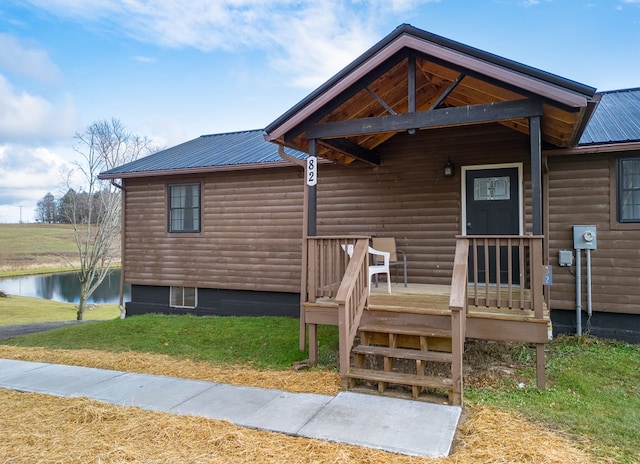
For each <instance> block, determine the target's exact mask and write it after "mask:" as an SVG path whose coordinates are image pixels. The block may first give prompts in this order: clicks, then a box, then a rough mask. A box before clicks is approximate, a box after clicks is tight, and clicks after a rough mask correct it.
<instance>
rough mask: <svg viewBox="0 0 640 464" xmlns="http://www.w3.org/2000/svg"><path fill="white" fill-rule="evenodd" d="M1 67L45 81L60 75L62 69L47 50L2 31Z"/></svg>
mask: <svg viewBox="0 0 640 464" xmlns="http://www.w3.org/2000/svg"><path fill="white" fill-rule="evenodd" d="M0 69H5V70H6V71H8V72H12V73H16V74H20V75H23V76H28V77H30V78H32V79H35V80H38V81H43V82H50V81H54V80H56V79H57V78H58V77H59V76H60V69H59V68H58V67H57V66H56V65H55V64H54V63H53V62H52V61H51V60H50V59H49V56H48V55H47V53H46V52H44V51H43V50H40V49H38V48H36V47H31V46H29V45H27V44H25V43H24V42H22V41H20V40H18V39H17V38H16V37H14V36H12V35H9V34H4V33H0Z"/></svg>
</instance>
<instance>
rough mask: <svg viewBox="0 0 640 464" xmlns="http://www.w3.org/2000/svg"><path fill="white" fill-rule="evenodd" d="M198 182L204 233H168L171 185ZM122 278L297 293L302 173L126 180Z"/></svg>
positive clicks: (140, 282)
mask: <svg viewBox="0 0 640 464" xmlns="http://www.w3.org/2000/svg"><path fill="white" fill-rule="evenodd" d="M183 182H199V183H200V185H201V204H202V208H201V231H200V232H199V233H169V232H168V230H167V215H168V210H167V202H168V200H167V186H168V185H169V184H174V183H183ZM126 189H127V195H126V205H125V211H126V215H127V219H126V222H125V227H126V230H125V275H126V279H127V281H128V282H129V283H131V284H134V285H153V286H171V285H176V286H186V287H199V288H224V289H232V290H233V289H236V290H262V291H276V292H279V291H286V292H298V291H299V288H300V270H299V269H300V259H301V237H302V175H301V173H298V172H297V168H293V167H285V168H281V169H265V170H248V171H231V172H224V173H212V174H207V175H206V176H204V175H203V176H201V177H182V176H171V177H152V178H146V179H128V180H127V181H126Z"/></svg>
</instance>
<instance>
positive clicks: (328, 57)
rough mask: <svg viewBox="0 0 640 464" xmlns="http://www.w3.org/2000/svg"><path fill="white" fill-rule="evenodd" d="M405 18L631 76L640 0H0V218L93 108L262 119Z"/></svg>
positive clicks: (574, 69) (50, 173)
mask: <svg viewBox="0 0 640 464" xmlns="http://www.w3.org/2000/svg"><path fill="white" fill-rule="evenodd" d="M403 23H408V24H411V25H412V26H415V27H417V28H420V29H423V30H426V31H428V32H431V33H434V34H438V35H440V36H443V37H446V38H447V39H451V40H455V41H458V42H461V43H463V44H465V45H469V46H472V47H475V48H479V49H481V50H484V51H487V52H491V53H494V54H496V55H499V56H502V57H504V58H508V59H512V60H515V61H517V62H520V63H523V64H526V65H529V66H533V67H535V68H538V69H541V70H543V71H546V72H550V73H553V74H557V75H559V76H562V77H564V78H568V79H571V80H574V81H577V82H579V83H581V84H586V85H589V86H592V87H595V88H596V89H597V90H598V91H605V90H616V89H626V88H635V87H640V0H584V1H583V0H473V1H472V0H468V1H465V0H370V1H366V0H353V1H337V0H313V1H306V0H272V1H269V0H0V223H17V222H20V221H22V222H33V221H34V220H35V215H34V211H35V208H36V204H37V202H38V200H40V199H42V198H43V197H44V196H45V195H46V194H47V193H48V192H51V193H52V194H54V196H56V197H59V196H61V194H62V193H64V188H63V187H62V185H63V183H62V181H63V178H64V173H66V172H68V170H69V169H70V168H71V167H72V166H73V163H74V162H77V161H78V159H79V156H78V153H77V151H76V150H75V149H76V148H78V145H77V141H76V139H75V138H74V135H75V134H78V133H82V132H83V131H84V130H85V129H86V128H87V127H89V126H90V125H91V124H92V123H94V122H98V121H104V120H109V119H112V118H115V119H117V120H119V121H120V122H121V123H122V124H124V126H125V127H126V129H127V130H128V132H130V133H132V134H136V135H139V136H143V137H148V138H150V139H151V140H152V141H153V143H154V144H155V145H156V146H158V147H171V146H174V145H177V144H179V143H182V142H185V141H188V140H191V139H194V138H196V137H198V136H200V135H203V134H214V133H223V132H232V131H241V130H249V129H261V128H264V127H266V126H267V125H268V124H269V123H271V122H272V121H274V120H275V119H276V118H278V117H279V116H280V115H282V114H283V113H284V112H286V111H287V110H288V109H289V108H291V107H292V106H293V105H295V104H296V103H297V102H299V101H300V100H301V99H303V98H304V97H305V96H306V95H308V94H309V93H311V92H312V91H313V90H314V89H315V88H317V87H318V86H319V85H321V84H322V83H323V82H325V81H326V80H327V79H329V78H330V77H331V76H333V75H334V74H335V73H336V72H338V71H340V70H341V69H342V68H343V67H345V66H346V65H348V64H349V63H350V62H351V61H353V60H354V59H355V58H357V57H358V56H359V55H361V54H362V53H364V52H365V51H366V50H367V49H368V48H369V47H371V46H372V45H374V44H375V43H377V42H378V41H379V40H381V39H382V38H383V37H385V36H386V35H387V34H389V33H391V32H392V31H393V30H394V29H395V28H396V27H397V26H399V25H400V24H403ZM274 149H275V146H274Z"/></svg>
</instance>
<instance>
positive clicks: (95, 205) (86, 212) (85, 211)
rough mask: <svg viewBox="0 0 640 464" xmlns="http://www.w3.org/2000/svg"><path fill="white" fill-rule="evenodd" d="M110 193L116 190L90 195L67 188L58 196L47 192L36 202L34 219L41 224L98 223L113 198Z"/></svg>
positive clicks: (112, 193)
mask: <svg viewBox="0 0 640 464" xmlns="http://www.w3.org/2000/svg"><path fill="white" fill-rule="evenodd" d="M112 195H118V192H111V191H109V190H103V191H99V192H95V193H93V195H90V194H89V193H88V192H85V191H79V192H76V191H75V190H74V189H73V188H69V189H68V190H67V193H65V194H64V195H62V196H61V197H60V198H56V197H55V196H53V194H52V193H51V192H47V194H46V195H45V196H44V197H42V199H40V200H39V201H38V203H37V204H36V210H35V220H36V222H38V223H41V224H74V223H78V224H98V223H100V222H101V221H102V220H103V218H104V216H105V213H106V211H105V209H106V207H107V205H109V204H111V201H112V200H113V199H112V198H111V196H112Z"/></svg>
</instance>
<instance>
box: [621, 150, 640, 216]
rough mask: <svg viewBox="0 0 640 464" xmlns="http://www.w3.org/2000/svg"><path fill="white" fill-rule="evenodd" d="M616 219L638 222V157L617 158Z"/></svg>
mask: <svg viewBox="0 0 640 464" xmlns="http://www.w3.org/2000/svg"><path fill="white" fill-rule="evenodd" d="M618 221H619V222H640V158H621V159H619V160H618Z"/></svg>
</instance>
